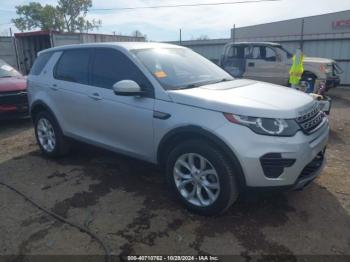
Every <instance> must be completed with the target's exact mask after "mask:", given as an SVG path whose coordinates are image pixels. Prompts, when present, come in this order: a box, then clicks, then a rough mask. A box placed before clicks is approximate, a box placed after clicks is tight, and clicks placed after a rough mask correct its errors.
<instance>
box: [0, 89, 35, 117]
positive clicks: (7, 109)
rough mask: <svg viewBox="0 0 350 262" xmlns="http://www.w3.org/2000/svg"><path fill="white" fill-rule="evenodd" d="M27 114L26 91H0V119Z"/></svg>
mask: <svg viewBox="0 0 350 262" xmlns="http://www.w3.org/2000/svg"><path fill="white" fill-rule="evenodd" d="M28 116H29V106H28V97H27V93H26V92H8V93H0V120H7V119H13V118H25V117H28Z"/></svg>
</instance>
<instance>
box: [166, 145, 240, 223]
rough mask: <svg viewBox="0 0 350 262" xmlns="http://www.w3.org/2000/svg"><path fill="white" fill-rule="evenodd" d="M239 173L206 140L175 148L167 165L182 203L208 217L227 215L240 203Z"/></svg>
mask: <svg viewBox="0 0 350 262" xmlns="http://www.w3.org/2000/svg"><path fill="white" fill-rule="evenodd" d="M237 170H238V169H236V168H235V167H234V166H233V164H232V163H231V162H230V161H228V159H227V157H226V156H225V155H224V154H223V153H222V152H221V151H220V150H219V149H218V148H217V147H216V146H215V145H212V144H209V143H207V142H206V141H203V140H189V141H186V142H183V143H182V144H180V145H178V146H176V147H175V148H174V149H172V150H171V151H170V153H169V155H168V159H167V162H166V175H167V180H168V183H169V184H170V186H171V188H172V189H173V191H174V192H175V194H176V196H177V197H178V198H179V200H180V201H181V202H182V203H183V204H184V205H185V206H186V207H187V208H188V209H189V210H191V211H193V212H195V213H198V214H201V215H207V216H210V215H216V214H219V213H222V212H224V211H226V210H227V209H228V208H229V207H230V206H231V205H232V204H233V202H234V201H235V200H236V199H237V197H238V194H239V190H238V184H237V180H236V177H235V173H236V171H237ZM208 190H209V191H208Z"/></svg>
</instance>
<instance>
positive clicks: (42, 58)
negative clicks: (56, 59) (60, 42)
mask: <svg viewBox="0 0 350 262" xmlns="http://www.w3.org/2000/svg"><path fill="white" fill-rule="evenodd" d="M52 55H53V52H49V53H43V54H41V55H39V56H38V57H37V59H36V60H35V62H34V64H33V66H32V69H31V70H30V73H29V74H30V75H40V74H41V71H42V70H43V69H44V67H45V66H46V64H47V62H48V61H49V60H50V58H51V56H52Z"/></svg>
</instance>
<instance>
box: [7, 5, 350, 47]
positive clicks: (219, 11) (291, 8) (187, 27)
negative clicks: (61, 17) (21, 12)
mask: <svg viewBox="0 0 350 262" xmlns="http://www.w3.org/2000/svg"><path fill="white" fill-rule="evenodd" d="M237 1H239V0H93V6H92V8H91V10H90V11H89V13H88V15H87V18H89V19H101V20H102V27H101V28H99V29H98V30H95V31H94V32H96V33H107V34H112V33H113V32H115V33H117V34H125V35H130V34H131V33H132V32H133V31H134V30H139V31H141V32H142V33H143V34H146V35H147V37H148V39H149V40H152V41H176V40H178V39H179V30H180V28H181V30H182V39H183V40H190V39H196V38H198V37H200V36H202V35H206V36H208V37H209V38H211V39H214V38H229V37H230V29H231V28H232V26H233V24H235V25H236V27H242V26H248V25H255V24H260V23H267V22H273V21H280V20H286V19H291V18H298V17H305V16H311V15H318V14H324V13H331V12H337V11H344V10H350V0H281V1H277V2H261V3H249V4H235V5H218V6H200V7H178V8H160V9H138V10H110V11H107V10H95V9H103V8H125V7H143V6H157V5H179V4H198V3H223V2H237ZM247 1H249V0H247ZM29 2H32V1H29V0H0V3H1V4H0V34H1V35H6V34H8V32H9V28H10V27H11V28H12V31H13V32H18V30H17V29H16V28H15V26H14V25H13V24H10V22H11V19H12V18H15V17H16V11H15V6H16V5H23V4H28V3H29ZM36 2H40V3H41V4H43V5H44V4H51V5H56V4H57V1H56V0H42V1H36ZM349 19H350V17H349Z"/></svg>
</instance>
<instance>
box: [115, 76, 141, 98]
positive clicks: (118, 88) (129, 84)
mask: <svg viewBox="0 0 350 262" xmlns="http://www.w3.org/2000/svg"><path fill="white" fill-rule="evenodd" d="M112 89H113V91H114V93H115V94H116V95H119V96H141V95H143V94H144V92H143V91H142V90H141V87H140V86H139V85H138V83H136V82H135V81H133V80H122V81H119V82H117V83H115V84H114V85H113V87H112Z"/></svg>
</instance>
